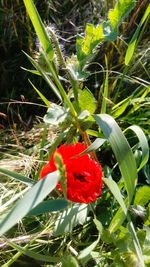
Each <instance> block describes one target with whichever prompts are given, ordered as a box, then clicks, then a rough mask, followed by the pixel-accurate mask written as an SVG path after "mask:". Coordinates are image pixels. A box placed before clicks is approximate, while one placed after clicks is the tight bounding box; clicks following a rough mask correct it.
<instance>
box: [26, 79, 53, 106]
mask: <svg viewBox="0 0 150 267" xmlns="http://www.w3.org/2000/svg"><path fill="white" fill-rule="evenodd" d="M29 82H30V84H31V85H32V87H33V88H34V90H35V91H36V92H37V93H38V95H39V97H40V98H41V99H42V100H43V102H44V103H45V105H46V106H47V107H50V102H49V101H48V99H47V98H46V97H45V96H44V95H43V94H42V93H41V92H40V91H39V90H38V89H37V88H36V87H35V85H34V84H33V83H32V82H31V81H30V80H29Z"/></svg>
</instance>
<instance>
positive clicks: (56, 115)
mask: <svg viewBox="0 0 150 267" xmlns="http://www.w3.org/2000/svg"><path fill="white" fill-rule="evenodd" d="M67 115H68V111H67V110H65V109H64V108H63V107H61V106H58V105H56V104H54V103H52V104H51V106H50V108H49V109H48V110H47V114H46V115H45V116H44V118H43V120H44V122H45V123H49V124H51V125H59V124H60V123H62V122H63V121H64V120H65V119H66V117H67Z"/></svg>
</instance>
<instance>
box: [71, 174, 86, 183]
mask: <svg viewBox="0 0 150 267" xmlns="http://www.w3.org/2000/svg"><path fill="white" fill-rule="evenodd" d="M73 175H74V178H75V180H76V179H77V180H80V182H85V181H86V179H85V175H83V174H81V173H74V174H73Z"/></svg>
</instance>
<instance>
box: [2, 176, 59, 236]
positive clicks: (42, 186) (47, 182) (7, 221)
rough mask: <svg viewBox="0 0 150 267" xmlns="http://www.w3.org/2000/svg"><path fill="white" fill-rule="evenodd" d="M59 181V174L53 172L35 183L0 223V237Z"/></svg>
mask: <svg viewBox="0 0 150 267" xmlns="http://www.w3.org/2000/svg"><path fill="white" fill-rule="evenodd" d="M59 179H60V175H59V172H58V171H55V172H53V173H50V174H48V175H47V176H46V177H45V178H44V179H42V180H40V181H39V182H38V183H36V184H35V185H34V186H33V187H32V188H31V189H30V190H29V191H28V192H27V193H26V194H25V195H24V197H23V198H22V199H20V200H19V201H18V202H17V204H16V206H15V207H14V208H13V209H12V210H11V211H10V212H9V213H8V214H7V215H6V217H5V218H4V219H3V220H2V221H1V222H0V235H2V234H4V233H5V232H7V231H8V230H9V229H10V228H11V227H13V226H14V225H15V224H16V223H17V222H18V221H19V220H21V219H22V218H23V217H24V216H26V215H27V214H28V213H29V212H30V210H32V209H33V208H35V207H36V206H37V205H38V204H39V203H40V202H41V201H42V200H43V199H44V198H45V197H46V196H47V195H48V194H49V193H50V192H51V191H52V190H53V189H54V188H55V187H56V185H57V183H58V180H59Z"/></svg>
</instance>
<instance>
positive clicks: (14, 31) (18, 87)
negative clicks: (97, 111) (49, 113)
mask: <svg viewBox="0 0 150 267" xmlns="http://www.w3.org/2000/svg"><path fill="white" fill-rule="evenodd" d="M34 2H35V4H36V6H37V8H38V10H39V13H40V15H41V17H42V20H43V21H44V22H45V25H49V24H50V25H52V26H53V27H54V28H55V30H56V32H57V33H58V37H59V41H60V43H61V45H62V49H63V51H64V54H65V55H67V56H68V55H71V54H72V53H73V52H75V40H76V34H77V33H83V32H84V30H85V24H86V23H87V22H92V23H94V24H95V25H96V24H97V23H100V22H101V20H103V19H105V18H106V14H107V11H108V9H109V8H111V7H112V6H113V4H114V3H113V2H115V1H98V0H92V1H91V0H88V1H87V0H82V1H77V0H76V1H71V0H65V1H63V5H62V1H60V0H57V1H52V0H44V1H39V0H35V1H34ZM147 2H148V1H146V0H144V1H137V6H136V8H135V9H134V11H133V12H132V14H131V15H130V17H129V18H128V22H126V23H124V24H123V25H122V26H121V32H122V34H123V38H124V40H125V42H129V41H130V39H131V37H132V34H133V32H134V31H135V29H136V25H137V23H139V21H140V19H141V16H142V15H143V12H144V10H145V6H146V4H147ZM0 5H1V7H0V55H1V62H0V93H1V100H0V102H1V103H0V104H1V105H0V112H1V113H4V114H1V117H0V119H1V127H2V128H3V125H8V123H10V124H11V125H16V124H17V125H19V124H20V126H19V127H23V128H27V129H28V127H29V128H30V126H31V125H32V123H31V122H33V118H34V117H35V115H39V116H41V115H43V112H45V109H43V108H41V107H38V106H35V105H28V104H23V102H24V103H25V102H35V103H40V100H39V99H38V97H37V95H36V93H35V92H34V91H33V89H32V88H31V85H30V84H29V83H28V79H31V80H32V81H33V83H35V84H36V85H37V88H39V89H41V90H42V92H43V94H44V95H46V97H47V98H48V99H50V100H51V101H53V100H54V101H55V97H54V95H53V93H52V92H51V91H50V90H49V88H48V87H47V85H46V84H45V82H44V81H43V80H42V79H41V78H38V77H37V76H33V75H32V74H30V73H28V72H25V71H24V70H22V69H21V66H23V67H25V68H31V65H30V63H29V61H28V59H27V58H26V57H25V55H24V54H23V52H22V50H24V51H25V52H27V53H29V54H30V55H32V56H34V54H35V51H37V50H38V42H37V38H36V35H35V32H34V30H33V28H32V25H31V22H30V20H29V18H28V16H27V14H26V11H25V8H24V5H23V2H22V1H21V0H9V1H7V0H3V1H1V3H0ZM149 34H150V31H149V28H148V27H147V29H146V31H145V33H144V35H143V36H142V40H141V42H140V46H139V50H140V51H139V52H138V54H137V55H138V58H139V56H140V57H142V62H143V63H140V64H137V65H136V67H134V68H133V66H131V68H129V69H128V72H130V74H133V75H135V76H138V77H139V78H142V79H147V78H149V77H148V70H149V68H150V61H149V58H150V55H149V56H148V53H146V54H145V58H144V57H143V53H145V50H146V49H148V47H149V41H148V36H149ZM116 47H117V48H116ZM125 51H126V45H125V43H124V42H122V39H121V38H120V39H118V40H117V41H116V45H114V44H112V43H108V44H106V45H105V46H102V47H101V49H100V52H99V53H98V54H97V57H96V59H95V61H96V62H98V63H100V64H102V65H103V66H104V65H105V63H104V55H105V54H106V55H107V57H108V63H109V70H110V71H111V70H113V71H118V70H119V71H121V68H122V67H123V64H124V54H125ZM135 61H136V57H135ZM92 68H93V69H94V71H96V68H97V69H98V70H99V67H96V65H94V66H93V67H92V66H91V70H92ZM110 77H111V79H112V84H111V85H110V90H112V91H113V89H112V88H111V87H112V86H113V81H114V79H113V74H111V75H110ZM102 80H103V74H102V73H101V74H99V75H92V77H90V80H89V81H87V85H88V86H89V88H90V89H91V90H95V89H97V90H98V88H99V86H100V85H101V83H102ZM127 87H128V89H127ZM92 88H93V89H92ZM125 88H126V89H125V90H124V91H123V92H122V94H121V98H123V97H125V96H126V95H127V94H128V92H127V91H128V90H129V91H130V90H131V88H132V90H133V89H135V84H134V85H131V84H130V88H129V86H125ZM115 93H116V92H115V91H113V94H115ZM17 101H21V103H22V104H20V103H17ZM12 102H13V103H12ZM10 103H11V105H10ZM6 116H7V117H6Z"/></svg>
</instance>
